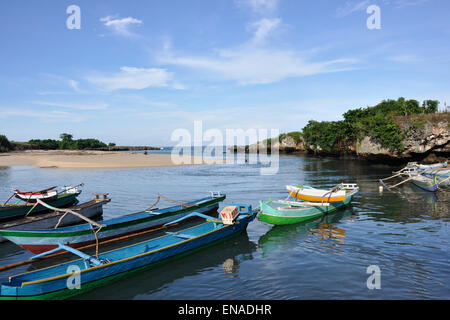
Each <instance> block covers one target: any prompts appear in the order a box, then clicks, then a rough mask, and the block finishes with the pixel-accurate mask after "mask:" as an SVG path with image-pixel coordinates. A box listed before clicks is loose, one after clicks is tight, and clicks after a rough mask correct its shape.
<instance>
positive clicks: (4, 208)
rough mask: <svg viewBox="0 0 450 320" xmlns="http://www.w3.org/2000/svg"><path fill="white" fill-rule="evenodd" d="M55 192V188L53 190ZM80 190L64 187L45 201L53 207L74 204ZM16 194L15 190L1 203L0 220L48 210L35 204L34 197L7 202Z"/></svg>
mask: <svg viewBox="0 0 450 320" xmlns="http://www.w3.org/2000/svg"><path fill="white" fill-rule="evenodd" d="M54 191H55V192H57V191H56V190H54ZM80 193H81V190H79V188H78V187H64V188H63V190H62V191H61V192H59V193H57V195H56V196H55V197H53V196H52V197H51V198H50V199H46V200H45V201H46V203H48V204H49V205H52V206H55V207H60V208H63V207H67V206H70V205H72V204H74V203H75V202H76V201H77V197H78V196H79V195H80ZM15 195H16V192H14V194H13V195H12V196H11V197H10V198H9V199H8V200H7V201H6V202H5V203H4V204H2V205H0V221H1V220H3V221H4V220H10V219H15V218H19V217H23V216H25V215H26V214H27V213H29V212H30V211H31V212H32V213H33V215H35V214H36V213H38V212H43V211H48V208H46V207H44V206H42V205H40V204H36V199H38V198H36V197H35V198H34V201H27V200H22V201H25V202H19V203H8V201H9V200H10V199H11V198H12V197H13V196H15Z"/></svg>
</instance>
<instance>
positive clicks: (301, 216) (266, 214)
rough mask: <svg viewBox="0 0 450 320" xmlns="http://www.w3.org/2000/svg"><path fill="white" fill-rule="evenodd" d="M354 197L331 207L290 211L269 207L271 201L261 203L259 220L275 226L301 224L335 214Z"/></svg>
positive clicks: (334, 203)
mask: <svg viewBox="0 0 450 320" xmlns="http://www.w3.org/2000/svg"><path fill="white" fill-rule="evenodd" d="M352 197H353V195H351V196H347V198H346V199H345V200H344V201H339V202H333V203H330V206H324V207H320V206H314V207H304V208H302V207H299V208H298V209H295V208H293V209H289V210H288V209H285V210H281V209H275V208H273V207H271V206H270V205H269V203H270V201H260V207H261V213H260V214H259V216H258V219H259V220H260V221H263V222H267V223H270V224H273V225H287V224H294V223H299V222H303V221H307V220H311V219H315V218H317V217H320V216H322V215H324V214H328V213H331V212H335V211H337V210H338V209H340V208H342V207H344V206H346V205H348V204H349V203H350V201H351V200H352Z"/></svg>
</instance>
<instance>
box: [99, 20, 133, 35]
mask: <svg viewBox="0 0 450 320" xmlns="http://www.w3.org/2000/svg"><path fill="white" fill-rule="evenodd" d="M100 21H101V22H103V23H104V25H105V26H106V27H108V28H109V29H111V30H112V31H113V32H114V33H116V34H118V35H122V36H127V37H132V36H136V34H134V33H133V32H131V31H130V29H131V26H132V25H140V24H142V21H141V20H139V19H136V18H132V17H128V18H122V19H115V18H114V17H112V16H107V17H104V18H101V19H100Z"/></svg>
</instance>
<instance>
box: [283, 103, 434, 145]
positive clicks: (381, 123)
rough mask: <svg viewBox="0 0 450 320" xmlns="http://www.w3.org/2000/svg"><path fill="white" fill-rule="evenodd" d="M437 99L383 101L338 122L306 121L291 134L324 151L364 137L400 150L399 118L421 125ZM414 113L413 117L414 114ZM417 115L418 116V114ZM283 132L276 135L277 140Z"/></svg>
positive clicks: (350, 112)
mask: <svg viewBox="0 0 450 320" xmlns="http://www.w3.org/2000/svg"><path fill="white" fill-rule="evenodd" d="M438 105H439V102H438V101H436V100H425V101H423V103H422V106H420V104H419V102H418V101H417V100H412V99H411V100H405V98H399V99H398V100H384V101H382V102H381V103H379V104H377V105H376V106H373V107H367V108H358V109H352V110H349V111H347V112H346V113H344V114H343V118H344V120H340V121H314V120H310V121H309V122H308V124H307V125H306V126H305V127H304V128H303V131H302V132H301V133H300V132H296V133H295V134H294V136H296V137H298V139H300V137H301V138H302V139H303V141H304V144H305V146H307V147H308V148H311V149H312V150H314V151H316V150H320V151H324V152H338V153H339V152H340V151H342V150H346V149H347V150H348V147H349V146H351V145H353V144H355V143H356V142H357V141H358V140H361V139H362V138H364V137H366V136H368V137H370V138H371V140H372V141H374V142H377V143H379V144H380V145H381V146H383V147H384V148H387V149H390V150H392V151H394V150H395V151H403V149H404V147H403V145H402V140H403V139H404V138H405V133H404V132H403V130H402V128H401V127H400V126H399V124H398V119H399V118H402V117H415V118H414V121H415V122H414V123H415V124H417V126H423V125H424V124H425V123H426V122H427V121H426V120H425V121H424V120H423V118H424V117H425V115H429V114H434V113H436V112H437V111H438ZM414 115H416V116H414ZM418 115H420V116H418ZM287 135H292V133H288V134H282V135H280V137H279V140H280V141H281V140H282V139H284V138H285V137H286V136H287ZM296 141H297V142H298V140H297V139H296Z"/></svg>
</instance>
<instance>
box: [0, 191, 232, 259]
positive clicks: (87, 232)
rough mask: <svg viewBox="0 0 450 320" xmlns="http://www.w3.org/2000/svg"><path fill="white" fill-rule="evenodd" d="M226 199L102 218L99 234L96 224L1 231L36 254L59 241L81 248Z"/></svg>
mask: <svg viewBox="0 0 450 320" xmlns="http://www.w3.org/2000/svg"><path fill="white" fill-rule="evenodd" d="M225 198H226V195H223V194H221V193H212V194H211V196H209V197H206V198H202V199H199V200H195V201H190V202H187V203H186V204H182V203H180V204H179V205H176V206H172V207H167V208H163V209H154V210H147V211H140V212H136V213H132V214H128V215H125V216H122V217H118V218H113V219H107V220H103V221H101V226H102V227H101V228H99V229H96V232H95V233H94V232H92V225H91V224H90V223H85V224H80V225H76V226H69V227H63V228H58V229H34V230H30V229H28V230H19V229H15V230H10V229H6V230H0V236H2V237H4V238H5V239H7V240H9V241H11V242H14V243H15V244H17V245H18V246H21V247H22V248H24V249H26V250H28V251H30V252H32V253H35V254H38V253H43V252H46V251H49V250H52V249H55V248H57V247H58V244H59V243H63V244H65V245H68V246H70V247H72V248H80V247H84V246H87V245H90V244H93V243H96V241H106V240H109V239H113V238H117V237H120V236H124V235H127V234H133V233H138V232H142V231H144V230H152V229H156V228H159V227H161V226H162V225H163V224H165V223H168V222H171V221H173V220H176V219H179V218H182V217H184V216H186V215H188V214H189V213H191V212H200V213H211V212H216V211H217V209H218V208H219V203H220V202H222V201H224V200H225ZM53 209H55V208H53ZM97 227H98V226H97Z"/></svg>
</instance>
